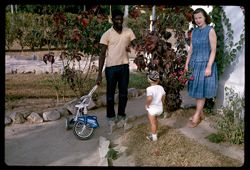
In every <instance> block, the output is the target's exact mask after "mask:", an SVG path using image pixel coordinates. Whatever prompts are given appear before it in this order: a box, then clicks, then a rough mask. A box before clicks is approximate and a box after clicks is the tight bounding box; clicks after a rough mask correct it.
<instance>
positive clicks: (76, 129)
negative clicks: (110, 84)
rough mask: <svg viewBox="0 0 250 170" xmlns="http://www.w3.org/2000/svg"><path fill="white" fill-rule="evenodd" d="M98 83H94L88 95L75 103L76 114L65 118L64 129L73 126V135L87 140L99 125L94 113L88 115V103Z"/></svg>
mask: <svg viewBox="0 0 250 170" xmlns="http://www.w3.org/2000/svg"><path fill="white" fill-rule="evenodd" d="M97 87H98V85H95V86H94V87H93V88H92V89H91V91H90V92H89V94H88V95H85V96H82V97H81V98H80V101H81V103H80V104H77V105H75V107H77V113H76V116H74V117H72V118H67V119H66V129H67V130H69V129H71V128H73V133H74V135H75V136H76V137H77V138H79V139H81V140H87V139H89V138H91V137H92V135H93V134H94V131H95V129H96V128H98V127H99V124H98V120H97V117H96V116H94V115H88V108H87V107H88V106H89V104H90V101H91V98H92V94H93V93H94V91H95V90H96V89H97Z"/></svg>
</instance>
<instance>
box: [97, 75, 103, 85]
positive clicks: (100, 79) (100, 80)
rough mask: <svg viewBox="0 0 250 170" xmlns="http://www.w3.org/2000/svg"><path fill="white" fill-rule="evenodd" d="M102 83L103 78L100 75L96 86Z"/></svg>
mask: <svg viewBox="0 0 250 170" xmlns="http://www.w3.org/2000/svg"><path fill="white" fill-rule="evenodd" d="M101 83H102V76H100V75H98V76H97V78H96V84H97V85H98V86H99V85H101Z"/></svg>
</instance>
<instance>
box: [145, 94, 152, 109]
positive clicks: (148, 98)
mask: <svg viewBox="0 0 250 170" xmlns="http://www.w3.org/2000/svg"><path fill="white" fill-rule="evenodd" d="M152 100H153V97H152V96H147V98H146V108H149V105H150V104H151V102H152Z"/></svg>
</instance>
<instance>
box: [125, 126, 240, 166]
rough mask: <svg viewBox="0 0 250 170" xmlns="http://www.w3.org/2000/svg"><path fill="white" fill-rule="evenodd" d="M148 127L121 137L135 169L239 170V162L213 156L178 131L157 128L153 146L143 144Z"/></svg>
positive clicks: (219, 155) (136, 129)
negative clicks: (229, 169) (231, 169)
mask: <svg viewBox="0 0 250 170" xmlns="http://www.w3.org/2000/svg"><path fill="white" fill-rule="evenodd" d="M148 128H149V127H148V125H147V124H142V125H139V126H137V127H135V128H134V129H133V130H131V131H129V132H127V133H126V134H124V135H123V137H122V138H123V142H124V143H123V145H125V146H127V148H128V149H127V150H126V152H127V154H128V155H131V154H132V155H133V156H134V159H135V160H134V161H135V165H136V166H157V167H190V166H192V167H239V166H242V163H241V162H239V161H238V160H234V159H232V158H229V157H226V156H224V155H222V154H220V153H217V152H213V151H211V149H209V148H207V147H206V146H204V145H201V144H199V143H197V142H196V141H195V140H192V139H189V138H187V137H185V136H184V135H183V134H181V132H180V131H179V130H178V129H173V128H170V127H168V126H160V127H159V139H158V141H156V142H151V141H148V140H146V138H145V136H146V135H147V132H148V131H149V129H148Z"/></svg>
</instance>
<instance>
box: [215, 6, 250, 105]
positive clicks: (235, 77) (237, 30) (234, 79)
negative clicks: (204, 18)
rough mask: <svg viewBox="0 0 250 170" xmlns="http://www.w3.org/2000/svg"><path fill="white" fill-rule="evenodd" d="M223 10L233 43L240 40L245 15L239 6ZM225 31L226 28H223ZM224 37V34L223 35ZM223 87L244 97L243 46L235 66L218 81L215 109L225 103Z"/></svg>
mask: <svg viewBox="0 0 250 170" xmlns="http://www.w3.org/2000/svg"><path fill="white" fill-rule="evenodd" d="M223 10H224V11H225V13H226V16H227V18H228V19H229V22H230V23H231V25H232V30H233V32H234V34H233V37H234V40H233V41H234V43H236V42H238V41H239V40H240V35H241V33H242V31H243V28H244V26H245V15H244V14H243V12H242V9H241V8H240V6H223ZM225 30H226V28H225ZM224 36H225V37H226V32H225V34H224ZM224 87H230V88H233V89H234V91H235V92H236V93H239V94H240V95H244V91H245V46H244V47H243V48H242V50H241V51H240V52H239V53H238V55H237V58H236V61H235V64H233V65H230V66H229V67H228V68H227V69H225V71H224V73H223V74H222V75H221V77H220V80H219V88H218V95H217V100H216V108H219V107H220V106H222V105H224V106H226V103H225V97H226V96H225V91H224Z"/></svg>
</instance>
